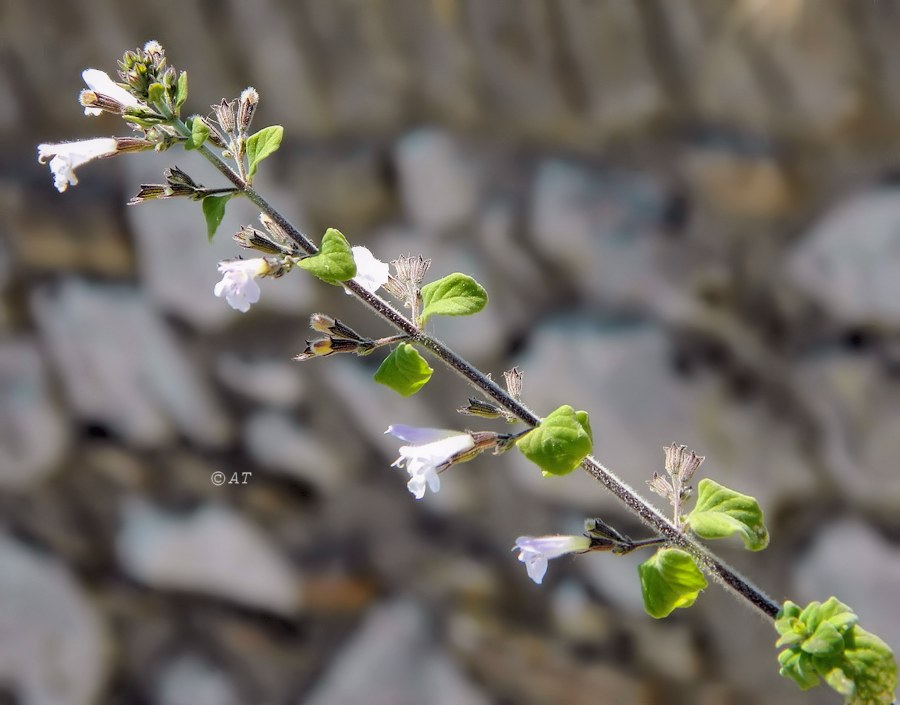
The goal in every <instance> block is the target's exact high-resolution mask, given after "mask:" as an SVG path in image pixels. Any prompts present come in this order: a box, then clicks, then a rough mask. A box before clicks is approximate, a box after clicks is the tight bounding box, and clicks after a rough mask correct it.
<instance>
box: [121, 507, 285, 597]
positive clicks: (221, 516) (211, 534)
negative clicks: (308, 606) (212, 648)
mask: <svg viewBox="0 0 900 705" xmlns="http://www.w3.org/2000/svg"><path fill="white" fill-rule="evenodd" d="M122 512H123V514H122V528H121V530H120V532H119V534H118V536H117V537H116V553H117V555H118V558H119V561H120V563H121V565H122V567H123V569H124V570H125V571H126V572H127V573H128V574H129V575H130V576H131V577H133V578H134V579H136V580H138V581H140V582H142V583H144V584H146V585H148V586H150V587H152V588H155V589H158V590H184V591H187V592H194V593H200V594H203V595H209V596H212V597H218V598H222V599H224V600H230V601H233V602H237V603H238V604H242V605H247V606H249V607H254V608H257V609H261V610H265V611H268V612H274V613H278V614H284V615H291V614H294V613H295V612H296V611H297V609H298V608H299V607H300V606H301V584H300V580H299V577H298V576H297V574H296V573H295V571H294V569H293V567H292V566H291V565H290V564H289V563H288V562H287V561H286V560H285V559H284V558H283V557H282V556H281V554H280V553H279V552H278V551H277V549H276V548H275V547H274V546H273V545H272V544H271V542H270V541H269V539H268V538H267V537H266V536H265V534H263V533H262V532H261V531H260V530H259V529H258V528H257V527H256V526H254V525H253V524H251V523H250V522H249V521H247V519H245V518H244V517H243V516H241V515H240V514H237V513H235V512H234V511H232V510H230V509H227V508H225V507H220V506H214V505H207V506H204V507H201V508H200V509H197V510H195V511H194V512H192V513H191V514H189V515H185V516H176V515H172V514H168V513H166V512H164V511H161V510H159V509H157V508H155V507H153V506H151V505H149V504H147V503H145V502H143V501H139V500H133V501H131V502H129V503H127V504H126V505H125V506H124V507H123V509H122Z"/></svg>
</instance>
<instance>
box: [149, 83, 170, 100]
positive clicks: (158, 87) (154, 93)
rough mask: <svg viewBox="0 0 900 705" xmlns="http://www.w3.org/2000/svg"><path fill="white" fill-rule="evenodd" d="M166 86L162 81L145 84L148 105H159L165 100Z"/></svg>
mask: <svg viewBox="0 0 900 705" xmlns="http://www.w3.org/2000/svg"><path fill="white" fill-rule="evenodd" d="M165 98H166V87H165V86H164V85H163V84H162V83H151V84H150V85H149V86H147V102H148V103H149V104H150V105H160V104H161V103H163V102H165Z"/></svg>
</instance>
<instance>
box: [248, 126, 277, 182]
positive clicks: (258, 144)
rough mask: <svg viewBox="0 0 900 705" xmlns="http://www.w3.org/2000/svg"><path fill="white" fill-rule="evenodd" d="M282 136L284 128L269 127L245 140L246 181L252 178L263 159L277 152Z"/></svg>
mask: <svg viewBox="0 0 900 705" xmlns="http://www.w3.org/2000/svg"><path fill="white" fill-rule="evenodd" d="M283 136H284V128H283V127H282V126H281V125H272V126H271V127H264V128H263V129H261V130H260V131H259V132H257V133H256V134H254V135H250V136H249V137H248V138H247V165H248V170H247V178H248V179H252V178H253V175H254V174H256V169H257V168H258V167H259V163H260V162H261V161H262V160H263V159H265V158H266V157H268V156H269V155H270V154H273V153H274V152H275V151H277V150H278V148H279V147H280V146H281V138H282V137H283Z"/></svg>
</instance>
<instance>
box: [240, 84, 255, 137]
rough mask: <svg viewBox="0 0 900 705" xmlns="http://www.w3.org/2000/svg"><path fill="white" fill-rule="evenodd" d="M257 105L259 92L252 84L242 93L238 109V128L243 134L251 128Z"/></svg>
mask: <svg viewBox="0 0 900 705" xmlns="http://www.w3.org/2000/svg"><path fill="white" fill-rule="evenodd" d="M257 105H259V93H257V92H256V89H255V88H253V87H252V86H251V87H249V88H245V89H244V90H243V92H242V93H241V97H240V101H239V105H238V111H237V125H238V130H240V132H241V133H242V134H246V132H247V130H248V129H249V128H250V123H251V122H252V121H253V114H254V113H255V112H256V106H257Z"/></svg>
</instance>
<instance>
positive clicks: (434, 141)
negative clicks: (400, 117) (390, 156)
mask: <svg viewBox="0 0 900 705" xmlns="http://www.w3.org/2000/svg"><path fill="white" fill-rule="evenodd" d="M394 159H395V161H396V164H397V172H398V174H399V176H400V190H401V195H402V197H403V205H404V207H405V209H406V212H407V214H408V215H409V217H410V220H411V221H412V223H413V225H414V226H415V227H416V228H417V229H419V230H421V231H422V234H424V235H426V236H427V235H437V234H439V233H441V232H442V231H445V230H447V229H449V228H452V227H454V226H458V225H461V224H463V223H465V222H466V221H468V220H469V219H470V218H472V216H473V215H474V213H475V209H476V207H477V205H478V183H477V182H478V174H477V171H476V170H475V168H474V163H473V161H472V159H471V157H469V156H467V155H466V154H465V153H464V151H463V149H462V146H461V145H460V144H459V143H458V142H457V141H456V140H455V139H454V138H453V137H452V136H450V135H449V134H447V133H446V132H442V131H440V130H435V129H421V130H417V131H415V132H411V133H409V134H407V135H405V136H404V137H402V138H401V139H400V140H399V141H398V142H397V144H396V146H395V147H394Z"/></svg>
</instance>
